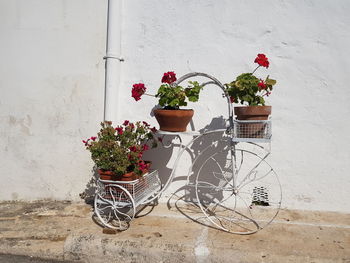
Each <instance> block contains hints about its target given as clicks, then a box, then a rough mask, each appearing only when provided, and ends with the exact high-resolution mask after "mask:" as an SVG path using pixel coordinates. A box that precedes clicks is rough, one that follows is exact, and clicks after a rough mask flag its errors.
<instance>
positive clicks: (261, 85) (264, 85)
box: [258, 79, 266, 90]
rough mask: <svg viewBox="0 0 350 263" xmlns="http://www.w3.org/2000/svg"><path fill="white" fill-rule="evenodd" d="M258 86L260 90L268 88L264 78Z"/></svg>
mask: <svg viewBox="0 0 350 263" xmlns="http://www.w3.org/2000/svg"><path fill="white" fill-rule="evenodd" d="M258 87H259V90H262V89H266V84H265V82H264V81H263V80H262V79H261V80H260V82H259V83H258Z"/></svg>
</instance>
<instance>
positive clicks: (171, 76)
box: [162, 71, 176, 84]
mask: <svg viewBox="0 0 350 263" xmlns="http://www.w3.org/2000/svg"><path fill="white" fill-rule="evenodd" d="M174 81H176V74H175V73H174V71H169V72H166V73H164V75H163V77H162V83H168V84H171V83H173V82H174Z"/></svg>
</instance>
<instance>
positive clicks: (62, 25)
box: [0, 0, 107, 200]
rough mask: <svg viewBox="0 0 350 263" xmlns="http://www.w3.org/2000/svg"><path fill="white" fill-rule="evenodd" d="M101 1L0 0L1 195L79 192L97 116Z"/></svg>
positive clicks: (101, 63) (100, 79) (24, 196)
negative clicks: (85, 144)
mask: <svg viewBox="0 0 350 263" xmlns="http://www.w3.org/2000/svg"><path fill="white" fill-rule="evenodd" d="M106 10H107V6H106V3H105V1H90V0H88V1H86V0H82V1H40V0H30V1H26V0H23V1H4V0H1V1H0V32H1V41H0V57H1V63H0V76H1V78H0V87H1V94H2V95H1V98H0V107H1V110H0V119H1V125H0V134H1V135H0V137H1V138H0V145H1V153H0V154H1V157H0V160H1V161H0V163H1V165H0V166H1V175H0V178H1V190H0V200H12V199H14V200H16V199H24V200H33V199H41V198H53V199H76V200H77V199H78V198H79V197H78V196H77V195H78V193H79V191H81V189H83V188H84V186H85V184H86V183H87V182H88V179H89V176H90V171H91V162H90V160H89V159H88V156H87V155H86V152H85V151H84V149H83V148H82V143H81V139H82V138H83V137H84V136H85V135H86V134H87V133H92V132H94V131H95V130H97V129H98V122H99V121H100V120H101V119H102V118H103V85H104V61H103V59H102V57H103V55H104V50H105V30H106V16H105V14H106Z"/></svg>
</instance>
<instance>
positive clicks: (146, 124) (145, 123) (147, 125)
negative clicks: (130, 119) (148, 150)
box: [142, 121, 150, 127]
mask: <svg viewBox="0 0 350 263" xmlns="http://www.w3.org/2000/svg"><path fill="white" fill-rule="evenodd" d="M142 123H143V125H145V126H146V127H149V126H150V125H149V124H148V123H147V122H145V121H143V122H142Z"/></svg>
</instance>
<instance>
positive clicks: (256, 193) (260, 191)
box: [252, 186, 270, 206]
mask: <svg viewBox="0 0 350 263" xmlns="http://www.w3.org/2000/svg"><path fill="white" fill-rule="evenodd" d="M252 205H260V206H269V205H270V204H269V194H268V190H267V188H266V187H264V186H260V187H257V186H255V187H254V189H253V200H252Z"/></svg>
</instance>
